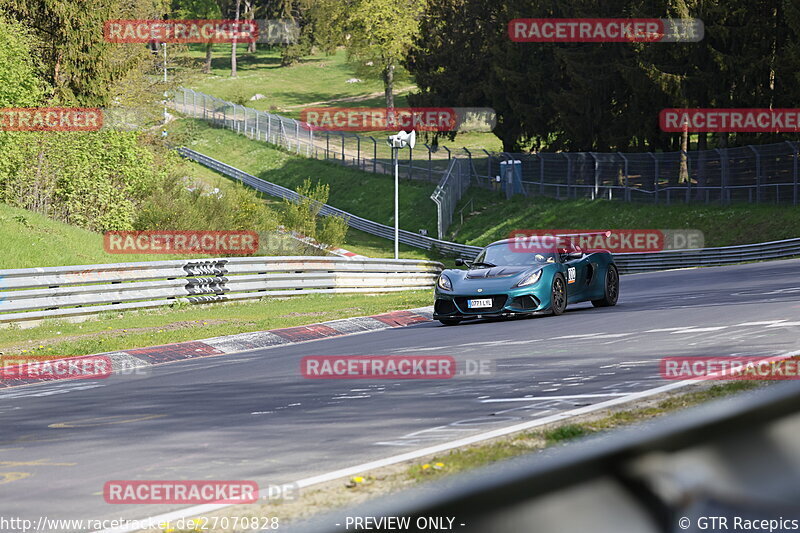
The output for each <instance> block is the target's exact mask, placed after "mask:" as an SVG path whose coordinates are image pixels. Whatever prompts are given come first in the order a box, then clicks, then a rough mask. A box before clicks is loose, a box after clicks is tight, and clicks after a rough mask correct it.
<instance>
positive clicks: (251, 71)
mask: <svg viewBox="0 0 800 533" xmlns="http://www.w3.org/2000/svg"><path fill="white" fill-rule="evenodd" d="M238 50H239V56H238V58H237V76H238V77H237V78H231V77H230V45H215V46H214V52H213V54H214V59H213V60H212V64H211V74H207V75H206V74H202V73H201V72H200V70H201V66H202V61H203V60H204V58H205V51H204V50H202V49H201V47H200V46H192V47H190V48H189V51H188V52H187V53H185V54H182V55H183V56H184V57H188V58H190V59H191V60H192V65H193V66H192V69H191V74H192V76H191V78H190V80H189V87H190V88H192V89H195V90H198V91H201V92H204V93H207V94H211V95H213V96H216V97H217V98H222V99H225V100H234V99H236V98H237V97H241V96H245V97H247V98H250V97H251V96H253V95H255V94H263V95H265V96H266V97H267V98H265V99H263V100H257V101H253V102H250V103H249V104H248V105H249V106H251V107H253V108H255V109H260V110H262V111H269V110H270V109H271V108H272V109H273V110H274V111H278V112H285V111H288V110H289V109H291V106H306V105H309V104H312V103H314V102H321V101H328V100H338V99H342V98H350V97H354V96H355V97H358V96H367V95H370V94H372V93H376V92H381V91H383V83H382V82H381V81H380V80H379V79H377V78H367V77H365V76H363V75H359V74H357V73H356V68H355V66H354V65H352V64H350V63H348V62H347V60H346V54H345V52H344V51H343V50H340V51H338V52H337V53H336V54H333V55H325V54H315V55H312V56H309V57H305V58H303V59H302V60H301V61H299V62H298V63H297V64H295V65H292V66H289V67H281V66H280V51H279V50H278V48H277V47H276V48H275V49H272V50H271V49H268V48H266V47H263V46H262V47H259V50H258V51H257V52H256V53H255V54H249V53H247V52H243V51H242V47H241V46H240V47H239V48H238ZM351 78H359V79H362V80H363V81H362V82H361V83H346V81H347V80H349V79H351ZM408 85H412V82H411V81H410V80H409V79H408V77H407V76H401V77H400V78H399V79H398V80H397V85H396V87H398V88H402V87H406V86H408ZM296 109H298V110H299V107H298V108H296Z"/></svg>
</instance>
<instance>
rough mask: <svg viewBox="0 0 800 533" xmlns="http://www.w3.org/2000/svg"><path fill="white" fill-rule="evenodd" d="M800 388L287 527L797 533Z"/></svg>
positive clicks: (708, 407) (321, 530) (762, 393)
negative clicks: (384, 522) (400, 521)
mask: <svg viewBox="0 0 800 533" xmlns="http://www.w3.org/2000/svg"><path fill="white" fill-rule="evenodd" d="M798 385H800V384H798V383H797V382H796V381H794V382H791V383H783V384H780V385H770V386H768V387H763V388H762V389H761V390H759V391H757V392H755V393H745V394H740V395H738V396H736V397H733V398H726V399H725V400H719V401H717V402H709V403H706V404H704V405H702V406H700V407H696V408H694V409H691V410H687V411H683V412H680V413H678V414H674V415H670V416H667V417H664V418H658V419H656V420H654V421H651V422H649V423H646V424H642V425H639V426H638V427H632V428H625V429H622V430H617V431H610V432H608V433H607V434H605V435H602V436H596V437H594V438H590V439H585V440H583V441H581V442H577V443H573V444H570V445H568V446H565V447H558V446H555V447H553V449H548V450H547V451H544V452H539V453H530V454H527V455H523V456H520V457H517V458H515V459H509V460H506V461H505V462H497V463H493V464H492V465H490V466H487V467H483V468H481V469H479V470H476V471H474V472H468V473H460V474H453V475H452V476H448V477H446V478H445V479H442V480H438V481H431V482H428V483H426V484H425V485H424V486H420V487H417V488H414V489H409V490H407V491H404V492H399V493H394V494H391V495H390V496H383V497H382V498H379V499H375V500H372V501H369V502H367V503H364V504H362V505H360V506H358V507H350V508H344V509H336V510H334V511H330V512H329V513H326V514H325V515H322V516H320V517H316V518H313V519H309V520H308V521H305V522H300V523H295V524H292V526H293V527H292V531H293V532H294V533H338V532H341V531H351V532H364V531H374V530H375V529H373V528H370V527H369V523H367V525H365V524H364V523H363V522H362V523H361V524H354V523H353V522H352V521H351V523H350V526H349V527H347V529H345V528H344V527H342V526H338V524H345V523H346V520H347V519H348V518H351V520H352V517H370V518H372V520H373V524H375V523H380V519H381V518H383V517H398V518H399V517H402V518H404V519H405V520H408V522H409V523H410V524H411V526H410V527H407V528H403V530H405V531H416V532H419V531H428V530H430V529H435V530H437V531H438V530H439V529H440V528H438V527H437V528H429V527H425V524H426V523H428V521H429V520H430V519H434V518H440V517H443V518H446V519H452V520H453V523H454V524H453V527H451V528H446V527H445V528H441V529H449V530H451V531H459V532H461V533H486V532H491V533H521V532H523V531H525V532H527V531H536V532H537V533H585V532H587V531H591V532H592V533H621V532H625V533H667V532H680V531H684V530H686V531H688V532H689V533H697V532H701V531H723V530H725V528H724V527H717V528H714V527H712V526H711V523H712V522H711V518H712V517H717V518H719V517H725V518H726V519H727V523H728V524H730V531H735V530H736V529H737V528H736V527H733V525H734V523H735V522H734V520H735V519H736V517H738V518H739V520H740V521H741V520H742V518H745V519H748V520H749V521H750V522H748V523H753V521H760V520H761V519H765V522H764V523H765V524H766V519H773V523H777V522H778V520H776V519H779V518H789V519H792V520H791V521H788V522H786V523H787V524H789V525H788V526H786V527H773V529H772V531H773V532H775V533H777V532H785V531H794V530H796V529H797V528H796V527H795V526H796V525H797V520H798V519H800V509H798V505H797V494H798V493H800V448H799V447H798V446H797V439H796V436H797V434H798V432H800V414H798V405H800V386H798ZM443 453H444V452H443ZM443 461H445V462H446V461H447V458H446V457H445V458H444V459H443ZM396 519H397V518H396ZM444 523H445V524H447V523H448V522H447V520H445V521H444ZM719 523H720V522H719V521H718V522H717V524H719ZM755 523H757V524H760V522H755ZM335 524H336V525H335ZM418 524H419V525H418ZM398 529H401V528H399V527H398ZM755 529H756V528H753V530H755ZM768 529H769V528H767V527H766V525H765V527H764V528H763V530H764V531H767V530H768ZM740 530H741V531H745V530H748V528H747V527H742V528H741V529H740ZM250 531H254V530H250ZM380 531H388V528H380Z"/></svg>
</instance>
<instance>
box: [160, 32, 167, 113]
mask: <svg viewBox="0 0 800 533" xmlns="http://www.w3.org/2000/svg"><path fill="white" fill-rule="evenodd" d="M161 46H162V48H164V126H166V125H167V43H161Z"/></svg>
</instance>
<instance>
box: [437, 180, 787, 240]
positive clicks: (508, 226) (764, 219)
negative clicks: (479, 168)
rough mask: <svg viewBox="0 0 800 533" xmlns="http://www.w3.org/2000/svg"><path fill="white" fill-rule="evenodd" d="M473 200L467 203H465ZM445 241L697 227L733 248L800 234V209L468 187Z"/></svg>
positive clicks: (712, 238)
mask: <svg viewBox="0 0 800 533" xmlns="http://www.w3.org/2000/svg"><path fill="white" fill-rule="evenodd" d="M470 200H472V201H473V202H472V205H471V206H468V203H469V201H470ZM465 206H466V207H467V209H464V215H465V216H464V224H463V225H462V224H461V222H460V217H459V216H458V215H456V216H455V217H454V224H453V225H452V226H450V228H449V230H448V239H450V240H456V241H458V242H464V243H467V244H474V245H478V246H481V245H485V244H488V243H490V242H492V241H495V240H498V239H505V238H508V237H509V236H510V235H511V233H512V232H513V231H516V230H520V229H598V230H599V229H698V230H701V231H702V232H703V233H704V235H705V245H706V246H732V245H737V244H749V243H756V242H766V241H772V240H780V239H791V238H795V237H798V236H800V210H798V209H797V208H796V207H791V206H773V205H754V204H735V205H731V206H714V205H685V204H673V205H669V206H667V205H651V204H637V203H625V202H620V201H616V200H594V201H592V200H588V199H587V200H556V199H553V198H545V197H539V196H535V197H528V198H525V197H522V196H518V197H515V198H514V199H513V200H511V201H507V200H506V199H505V197H504V196H501V195H500V194H498V193H493V192H489V191H485V190H476V189H470V191H468V193H467V194H466V195H465V196H464V198H463V199H462V202H461V204H460V205H459V207H458V209H457V211H456V212H457V213H458V210H460V209H462V208H464V207H465Z"/></svg>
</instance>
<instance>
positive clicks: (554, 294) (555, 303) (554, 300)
mask: <svg viewBox="0 0 800 533" xmlns="http://www.w3.org/2000/svg"><path fill="white" fill-rule="evenodd" d="M566 308H567V284H566V283H565V282H564V276H562V275H561V273H558V274H556V275H555V276H554V277H553V286H552V288H551V293H550V310H551V311H553V314H554V315H556V316H558V315H560V314H562V313H563V312H564V310H565V309H566Z"/></svg>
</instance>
